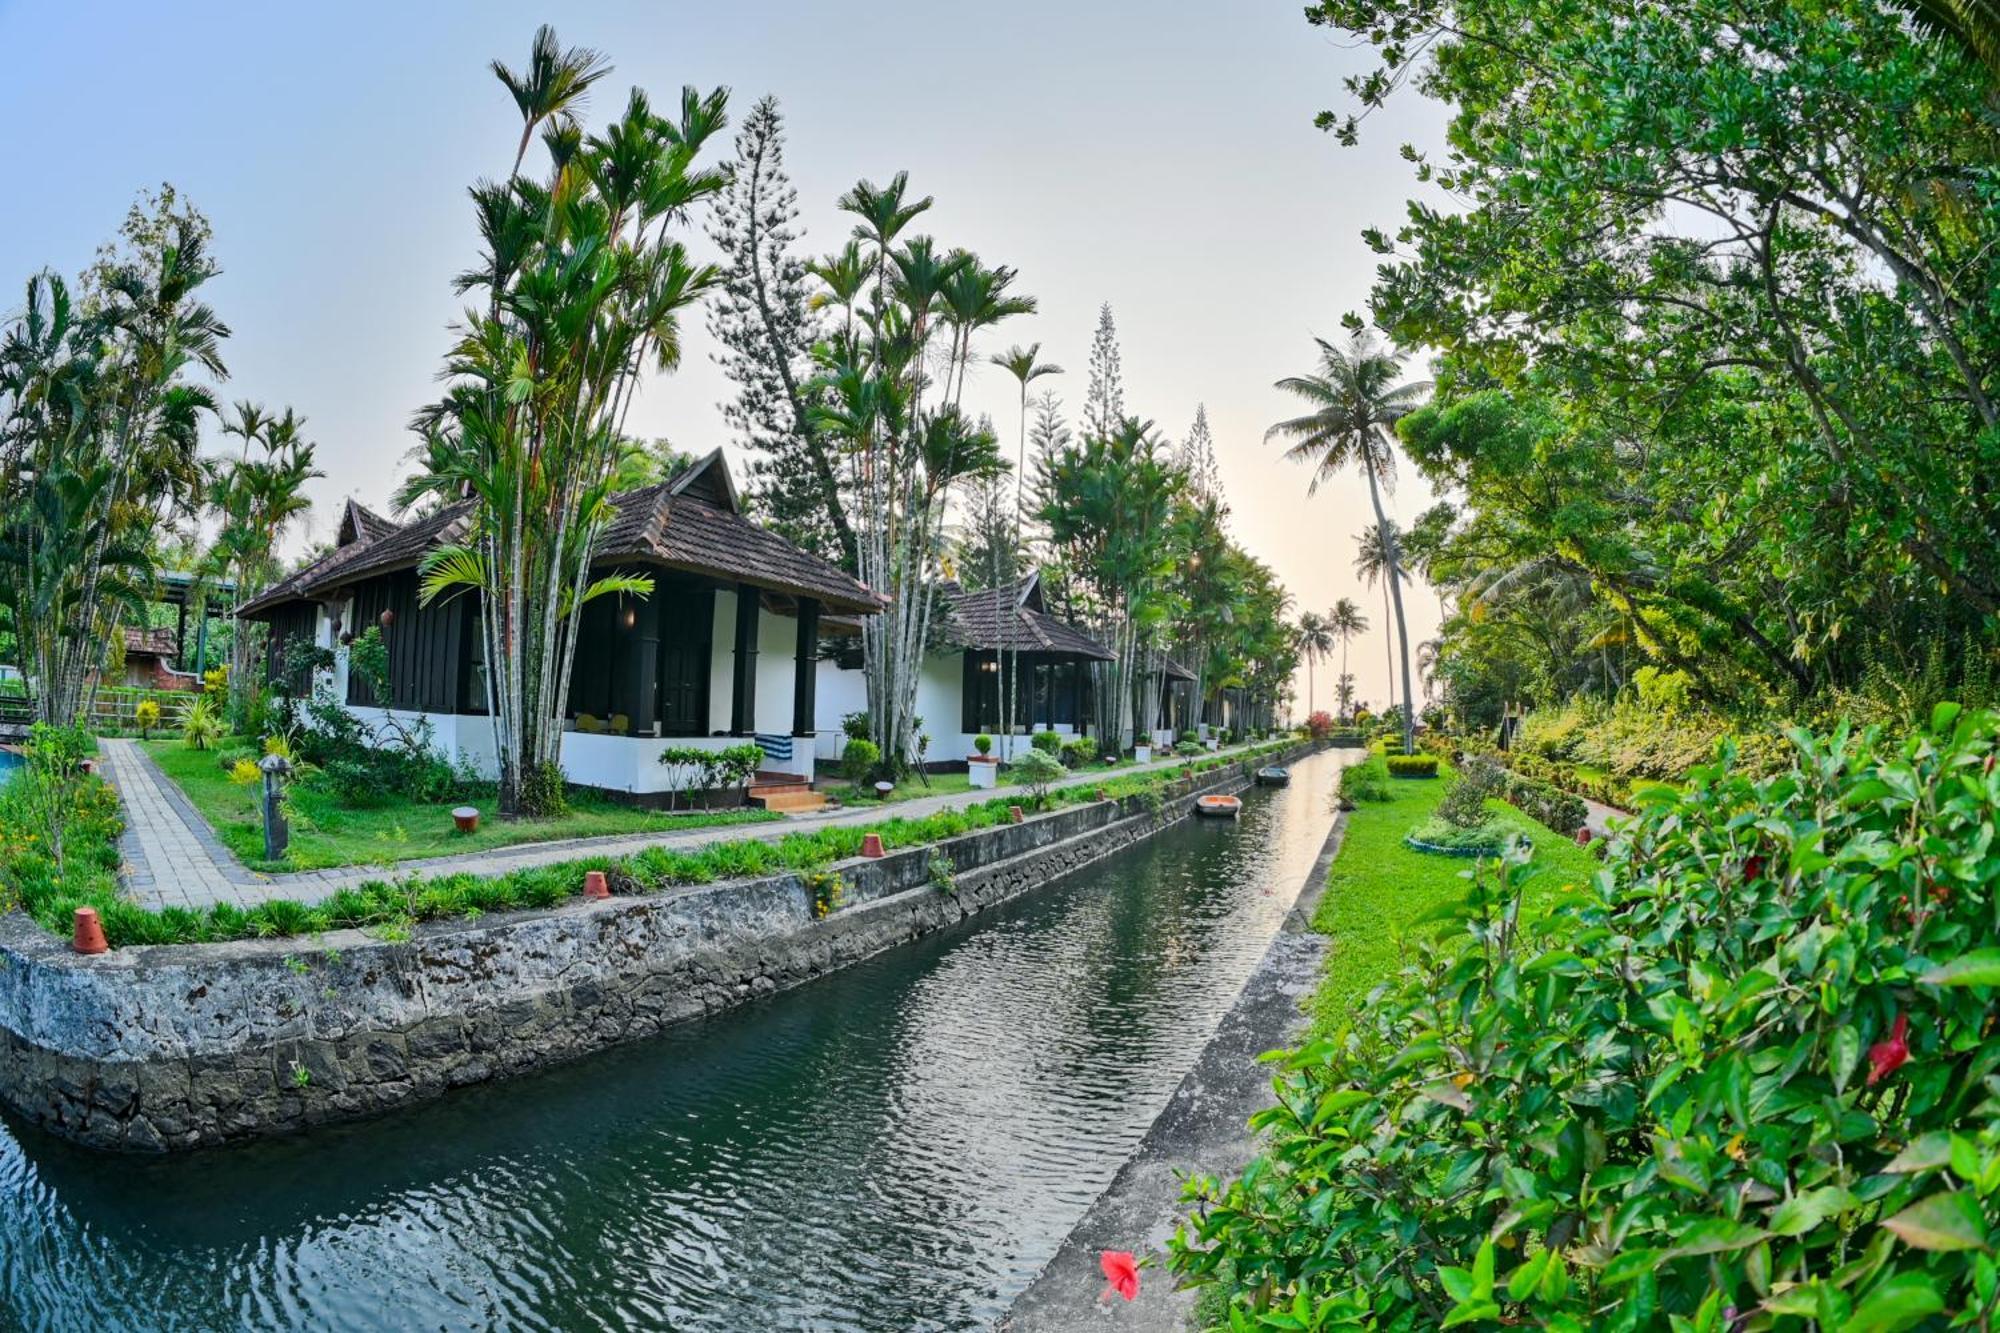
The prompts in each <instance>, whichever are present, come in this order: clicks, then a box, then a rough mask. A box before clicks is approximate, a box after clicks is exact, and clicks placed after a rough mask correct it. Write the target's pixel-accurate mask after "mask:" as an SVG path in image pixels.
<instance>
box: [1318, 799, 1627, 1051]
mask: <svg viewBox="0 0 2000 1333" xmlns="http://www.w3.org/2000/svg"><path fill="white" fill-rule="evenodd" d="M1447 782H1448V779H1447V778H1445V777H1438V778H1430V779H1407V778H1401V779H1395V780H1393V781H1391V782H1390V783H1389V792H1390V796H1391V798H1392V799H1390V800H1388V801H1386V802H1364V803H1362V804H1361V805H1360V806H1359V808H1357V809H1356V810H1354V811H1353V812H1352V813H1350V814H1349V815H1348V817H1347V819H1348V823H1347V833H1346V835H1345V837H1344V839H1343V840H1342V842H1341V845H1340V854H1339V856H1338V857H1337V858H1336V859H1335V860H1334V863H1333V869H1332V871H1331V872H1330V873H1329V874H1328V876H1327V884H1326V892H1325V893H1324V894H1322V895H1321V897H1320V902H1319V909H1318V911H1316V912H1315V913H1314V914H1313V928H1314V929H1315V930H1318V931H1320V932H1321V933H1322V934H1325V935H1330V936H1332V937H1333V945H1332V947H1331V949H1330V950H1329V951H1328V954H1327V963H1326V976H1325V979H1324V980H1323V981H1322V982H1321V983H1320V987H1319V990H1318V991H1317V992H1315V994H1314V995H1313V998H1312V1002H1311V1006H1312V1015H1313V1030H1314V1035H1315V1036H1324V1035H1328V1034H1330V1033H1332V1032H1334V1031H1337V1030H1338V1029H1339V1028H1340V1027H1342V1026H1344V1025H1345V1023H1346V1022H1347V1019H1348V1016H1349V1015H1350V1014H1351V1013H1352V1012H1353V1009H1354V1006H1355V1005H1356V1004H1357V1003H1358V1002H1359V1001H1361V1000H1362V999H1363V998H1365V997H1366V996H1367V994H1368V992H1369V991H1370V990H1372V989H1374V987H1375V986H1376V985H1377V984H1378V983H1379V982H1381V981H1383V980H1384V979H1386V978H1387V977H1389V976H1391V975H1392V974H1394V973H1395V972H1396V970H1397V969H1398V968H1400V967H1401V966H1402V965H1403V961H1404V959H1403V954H1402V949H1401V937H1402V935H1403V933H1404V932H1405V931H1406V930H1407V929H1408V928H1409V926H1410V924H1411V923H1412V922H1414V921H1416V920H1417V919H1418V918H1420V917H1422V916H1423V915H1424V914H1425V913H1426V912H1429V911H1430V910H1431V909H1433V908H1435V907H1437V906H1439V905H1440V904H1443V903H1447V902H1450V901H1451V900H1452V899H1454V898H1457V897H1459V896H1460V895H1462V894H1463V893H1464V892H1465V889H1466V880H1465V878H1464V876H1465V875H1466V874H1467V873H1469V872H1470V870H1471V869H1472V866H1473V864H1474V863H1473V862H1472V861H1469V860H1467V859H1464V858H1461V857H1453V856H1436V855H1431V854H1429V853H1425V852H1419V851H1414V850H1412V849H1411V848H1409V847H1407V846H1405V845H1404V843H1403V835H1404V834H1406V833H1408V832H1409V831H1410V830H1411V829H1412V828H1415V827H1416V826H1417V825H1418V824H1421V823H1423V822H1424V820H1425V819H1427V818H1429V817H1430V814H1431V811H1432V810H1433V809H1434V808H1435V807H1436V805H1437V803H1438V800H1439V798H1441V797H1442V796H1443V795H1444V790H1445V786H1446V784H1447ZM1486 804H1487V808H1488V809H1489V810H1490V811H1491V812H1492V813H1493V815H1494V816H1495V817H1496V818H1498V819H1500V820H1503V821H1505V822H1507V823H1510V824H1512V825H1513V826H1514V827H1516V828H1518V829H1520V831H1521V832H1522V833H1524V834H1526V835H1527V836H1528V837H1529V838H1532V839H1533V840H1534V844H1535V866H1536V875H1535V878H1534V880H1533V881H1532V882H1531V883H1530V885H1529V890H1528V901H1529V903H1530V904H1533V903H1535V902H1537V901H1540V902H1547V901H1549V900H1551V899H1552V898H1553V897H1554V896H1555V895H1556V894H1558V893H1560V892H1562V891H1563V889H1564V888H1565V887H1566V886H1571V885H1575V886H1582V885H1584V884H1587V883H1588V882H1589V880H1590V877H1591V876H1592V875H1593V874H1595V873H1596V870H1597V858H1596V857H1594V856H1592V855H1591V854H1590V853H1589V852H1588V851H1586V850H1585V849H1583V848H1581V847H1578V846H1577V845H1576V844H1575V843H1574V842H1571V841H1570V840H1569V839H1567V838H1565V837H1563V836H1562V835H1561V834H1559V833H1555V832H1552V831H1550V830H1549V829H1547V828H1544V827H1543V826H1542V825H1540V824H1538V823H1536V822H1535V821H1534V820H1532V819H1530V818H1528V817H1527V816H1526V815H1524V814H1522V813H1521V812H1520V811H1519V810H1516V809H1515V808H1514V807H1513V806H1511V805H1508V804H1506V803H1505V802H1502V801H1488V802H1487V803H1486Z"/></svg>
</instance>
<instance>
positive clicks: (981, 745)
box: [972, 732, 993, 755]
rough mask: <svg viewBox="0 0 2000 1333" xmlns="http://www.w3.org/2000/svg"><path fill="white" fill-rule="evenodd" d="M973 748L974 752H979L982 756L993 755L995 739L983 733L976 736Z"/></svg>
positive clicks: (973, 740)
mask: <svg viewBox="0 0 2000 1333" xmlns="http://www.w3.org/2000/svg"><path fill="white" fill-rule="evenodd" d="M972 748H973V749H974V750H977V751H978V752H979V753H980V754H982V755H988V754H992V753H993V738H992V737H991V736H988V735H987V734H986V733H985V732H981V733H980V734H979V735H977V736H974V737H973V738H972Z"/></svg>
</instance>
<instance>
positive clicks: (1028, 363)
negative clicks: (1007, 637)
mask: <svg viewBox="0 0 2000 1333" xmlns="http://www.w3.org/2000/svg"><path fill="white" fill-rule="evenodd" d="M1041 351H1042V345H1041V344H1040V343H1031V344H1029V345H1028V346H1026V347H1022V346H1021V345H1020V344H1018V343H1016V344H1015V345H1014V346H1012V347H1009V348H1008V349H1007V350H1006V351H1004V352H1001V353H998V354H996V355H995V356H994V357H993V364H994V365H996V366H999V367H1000V368H1001V369H1002V370H1005V371H1006V372H1007V373H1008V374H1009V375H1012V376H1013V377H1014V381H1015V383H1016V384H1017V385H1019V386H1020V391H1021V434H1020V446H1019V448H1018V449H1017V450H1016V452H1015V455H1014V550H1015V551H1016V552H1017V553H1018V552H1019V551H1020V550H1021V549H1022V526H1023V524H1022V513H1021V511H1022V499H1023V487H1024V486H1025V485H1026V481H1027V475H1028V386H1029V385H1030V384H1033V383H1034V382H1035V381H1036V380H1038V379H1042V378H1043V377H1045V376H1048V375H1060V374H1062V373H1063V368H1062V367H1061V366H1058V365H1056V364H1054V363H1053V362H1048V361H1043V360H1040V359H1039V358H1040V356H1041ZM1017 563H1018V558H1017ZM999 582H1000V576H999V573H998V572H997V569H996V571H995V572H994V574H993V583H994V586H998V585H999ZM1020 664H1021V650H1020V649H1019V648H1018V647H1016V648H1014V649H1013V650H1012V651H1010V652H1008V653H1007V654H1006V656H1005V658H1004V659H1003V661H1002V664H1001V669H1000V700H1001V703H1000V729H1001V737H1000V753H1001V757H1003V758H1009V757H1012V755H1013V752H1014V703H1015V698H1016V695H1017V693H1018V692H1019V689H1020V686H1019V684H1018V681H1019V678H1020Z"/></svg>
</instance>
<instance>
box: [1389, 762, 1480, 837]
mask: <svg viewBox="0 0 2000 1333" xmlns="http://www.w3.org/2000/svg"><path fill="white" fill-rule="evenodd" d="M1413 757H1415V758H1420V759H1428V760H1430V761H1431V763H1432V764H1433V765H1435V764H1436V763H1437V756H1436V755H1428V754H1427V755H1417V756H1413ZM1395 762H1396V761H1395V760H1394V759H1391V760H1390V761H1389V763H1390V764H1391V765H1392V766H1393V765H1394V764H1395ZM1506 777H1507V775H1506V774H1505V773H1504V772H1502V771H1501V769H1500V766H1499V765H1498V764H1496V763H1494V762H1493V761H1492V760H1490V759H1482V758H1480V757H1479V756H1478V755H1468V756H1467V757H1466V760H1465V762H1464V763H1462V764H1460V765H1459V766H1458V772H1457V774H1456V776H1454V777H1453V778H1452V780H1451V785H1450V786H1449V787H1447V788H1445V793H1444V798H1443V799H1442V800H1440V801H1439V802H1438V803H1437V810H1436V812H1435V813H1436V814H1437V817H1438V818H1439V819H1442V820H1444V821H1445V822H1446V823H1448V824H1456V825H1458V827H1460V828H1474V827H1477V826H1478V825H1480V824H1483V823H1485V822H1486V799H1487V797H1489V796H1498V795H1499V794H1500V792H1501V789H1502V788H1503V787H1504V786H1505V785H1506Z"/></svg>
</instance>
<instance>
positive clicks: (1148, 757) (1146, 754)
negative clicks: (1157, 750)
mask: <svg viewBox="0 0 2000 1333" xmlns="http://www.w3.org/2000/svg"><path fill="white" fill-rule="evenodd" d="M1132 762H1133V763H1135V764H1150V763H1152V762H1153V747H1152V746H1150V745H1135V746H1133V747H1132Z"/></svg>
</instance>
